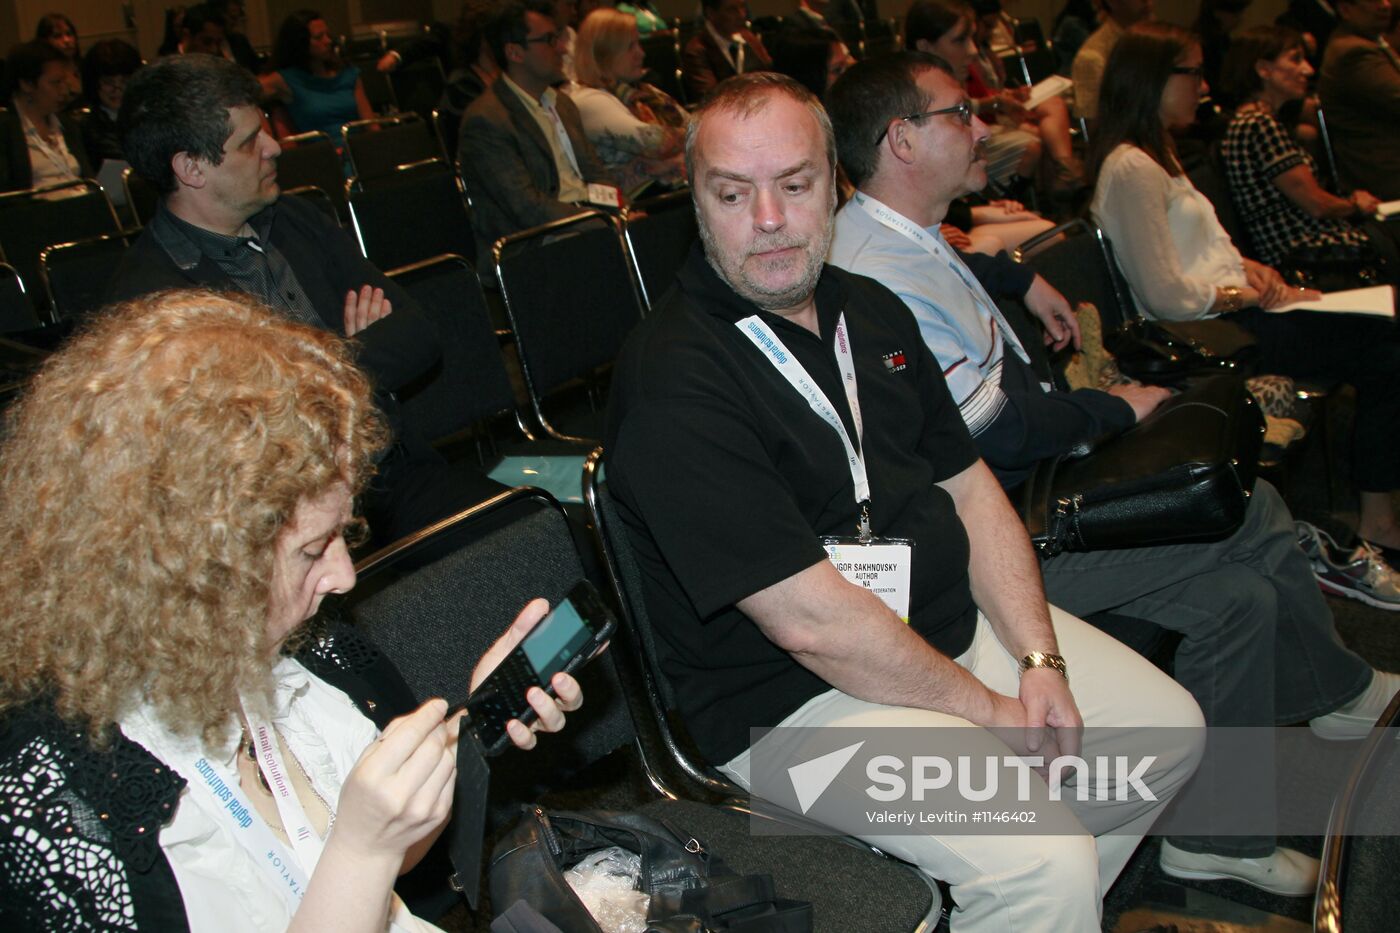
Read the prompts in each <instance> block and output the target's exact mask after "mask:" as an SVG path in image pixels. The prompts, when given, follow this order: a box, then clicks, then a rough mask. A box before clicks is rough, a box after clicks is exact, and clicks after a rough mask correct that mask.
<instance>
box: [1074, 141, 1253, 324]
mask: <svg viewBox="0 0 1400 933" xmlns="http://www.w3.org/2000/svg"><path fill="white" fill-rule="evenodd" d="M1089 209H1090V212H1091V213H1092V214H1093V216H1094V220H1095V222H1096V223H1098V225H1099V226H1100V227H1102V228H1103V232H1104V233H1105V234H1107V235H1108V238H1109V240H1110V241H1111V242H1112V243H1113V251H1114V254H1115V255H1116V256H1117V257H1118V265H1119V267H1120V268H1122V270H1123V274H1124V276H1126V277H1127V279H1128V285H1129V286H1130V287H1131V289H1132V294H1133V301H1134V302H1135V303H1136V304H1137V307H1138V310H1140V311H1141V312H1142V313H1143V314H1144V315H1146V316H1147V317H1151V318H1160V319H1163V320H1169V321H1190V320H1196V319H1198V318H1203V317H1211V316H1213V315H1212V313H1211V310H1210V307H1211V305H1212V304H1214V303H1215V296H1216V291H1215V290H1216V288H1217V286H1221V285H1237V286H1240V287H1243V286H1245V285H1246V284H1248V283H1247V282H1246V280H1245V275H1244V260H1243V259H1242V258H1241V256H1240V252H1239V250H1237V249H1235V245H1234V243H1232V242H1231V241H1230V235H1229V234H1228V233H1226V232H1225V228H1224V227H1222V226H1221V225H1220V221H1219V220H1218V219H1217V218H1216V216H1215V208H1214V207H1213V206H1212V205H1211V203H1210V200H1209V199H1208V198H1206V196H1205V195H1203V194H1201V192H1199V191H1197V190H1196V187H1195V186H1194V185H1192V184H1191V181H1190V179H1188V178H1187V177H1186V176H1184V175H1181V176H1178V177H1176V178H1173V177H1172V176H1170V175H1168V174H1167V172H1166V169H1164V168H1162V167H1161V166H1160V165H1158V164H1157V163H1156V162H1155V161H1153V159H1152V157H1151V156H1149V155H1148V154H1147V153H1146V152H1144V151H1143V150H1141V149H1139V148H1138V147H1137V146H1132V145H1128V144H1126V143H1125V144H1124V145H1121V146H1119V147H1118V148H1117V149H1114V150H1113V152H1111V153H1109V155H1108V158H1107V159H1105V160H1104V163H1103V167H1102V168H1101V169H1100V170H1099V180H1098V184H1097V185H1096V186H1095V188H1094V200H1093V202H1092V203H1091V204H1090V206H1089Z"/></svg>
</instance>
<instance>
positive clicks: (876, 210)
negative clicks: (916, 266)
mask: <svg viewBox="0 0 1400 933" xmlns="http://www.w3.org/2000/svg"><path fill="white" fill-rule="evenodd" d="M853 200H854V201H855V203H856V205H857V206H859V207H860V209H861V210H863V211H865V212H866V213H867V214H869V215H870V216H871V217H874V218H875V219H876V220H878V221H879V222H880V223H882V224H884V225H885V226H886V227H889V228H890V229H891V230H893V231H895V232H896V233H898V234H901V235H902V236H904V237H905V238H906V239H909V240H912V241H914V242H915V243H917V244H918V245H919V246H920V247H922V248H923V250H924V252H926V253H928V254H929V255H930V256H932V257H933V258H934V259H937V260H939V261H940V262H942V263H943V264H944V265H946V266H947V267H948V268H949V269H950V270H952V272H953V274H954V275H956V276H957V277H958V278H959V279H961V280H962V283H963V284H964V285H966V286H967V290H968V291H970V292H972V297H973V298H974V299H976V301H977V303H978V304H979V305H981V306H982V308H983V310H985V311H986V312H987V313H988V314H990V315H991V316H992V320H994V321H996V325H997V330H998V331H1000V333H1001V339H1002V340H1003V341H1004V342H1005V343H1006V344H1007V345H1008V346H1010V347H1011V349H1012V350H1014V351H1015V352H1016V355H1017V356H1019V357H1020V358H1021V360H1022V361H1023V362H1026V363H1029V362H1030V361H1031V358H1030V356H1028V355H1027V354H1026V349H1025V347H1023V346H1021V340H1020V338H1019V337H1017V336H1016V332H1015V331H1014V330H1012V329H1011V325H1010V324H1009V323H1008V322H1007V320H1006V318H1005V316H1003V315H1002V313H1001V309H1000V308H998V307H997V303H996V302H995V301H993V300H992V296H991V295H988V294H987V290H986V289H985V288H983V287H982V283H981V282H979V281H977V277H976V276H975V275H973V274H972V273H971V271H969V270H968V268H967V266H965V265H964V264H963V262H962V260H961V259H959V258H958V257H957V254H955V253H954V252H953V251H952V250H950V249H945V248H944V247H943V244H942V243H941V242H939V238H938V237H937V236H935V235H934V234H932V233H929V232H928V231H927V230H924V229H923V228H922V227H920V226H918V225H917V224H915V223H914V222H913V221H911V220H909V219H908V218H907V217H904V216H903V215H901V214H899V213H898V212H896V211H894V210H891V209H890V208H888V207H886V206H885V205H884V204H881V203H880V202H879V201H877V200H875V199H874V198H872V197H871V196H870V195H868V194H863V193H861V192H859V191H857V192H856V194H855V197H854V198H853Z"/></svg>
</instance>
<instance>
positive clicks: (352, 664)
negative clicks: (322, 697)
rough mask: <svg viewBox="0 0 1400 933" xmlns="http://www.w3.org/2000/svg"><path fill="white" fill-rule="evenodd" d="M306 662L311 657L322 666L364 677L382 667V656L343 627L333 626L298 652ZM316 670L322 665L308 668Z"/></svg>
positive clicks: (355, 632) (366, 641)
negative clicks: (373, 668)
mask: <svg viewBox="0 0 1400 933" xmlns="http://www.w3.org/2000/svg"><path fill="white" fill-rule="evenodd" d="M297 656H298V658H299V659H301V660H303V661H305V659H306V658H307V657H308V656H309V657H311V658H314V659H315V660H316V661H319V662H321V664H329V665H331V666H332V667H335V668H337V669H338V670H341V671H344V672H346V673H348V674H355V675H360V674H363V673H365V672H366V671H368V670H369V669H370V668H372V667H374V666H375V665H376V664H378V663H379V660H380V658H381V657H382V655H381V654H380V653H379V649H378V648H376V647H375V646H374V644H373V643H372V642H371V641H370V640H369V639H367V638H365V637H364V636H363V635H361V634H360V633H359V632H357V631H355V630H354V629H353V628H351V627H350V626H348V625H345V624H343V623H338V622H335V623H331V624H329V625H327V626H326V627H325V628H324V629H323V630H322V631H320V632H317V633H316V634H315V635H313V636H312V637H310V638H308V639H307V641H306V643H305V644H304V645H302V646H301V649H300V650H299V651H298V652H297ZM308 666H312V667H313V669H317V668H320V667H321V665H320V664H318V665H308Z"/></svg>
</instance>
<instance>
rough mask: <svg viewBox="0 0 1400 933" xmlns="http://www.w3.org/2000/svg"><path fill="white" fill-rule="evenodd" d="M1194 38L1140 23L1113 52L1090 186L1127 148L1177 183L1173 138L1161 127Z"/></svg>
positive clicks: (1177, 29) (1092, 149)
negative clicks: (1165, 95) (1169, 89)
mask: <svg viewBox="0 0 1400 933" xmlns="http://www.w3.org/2000/svg"><path fill="white" fill-rule="evenodd" d="M1199 44H1200V43H1199V42H1198V40H1197V39H1196V37H1195V35H1194V34H1192V33H1190V32H1187V31H1186V30H1185V29H1182V28H1181V27H1180V26H1172V25H1169V24H1167V23H1155V22H1149V23H1138V24H1137V25H1136V26H1134V27H1133V28H1132V29H1129V30H1128V32H1127V34H1126V35H1124V36H1123V38H1122V39H1119V40H1118V44H1117V45H1116V46H1114V47H1113V53H1112V54H1111V55H1109V56H1108V65H1107V66H1106V67H1105V68H1104V73H1103V86H1102V88H1101V89H1100V91H1099V125H1098V129H1097V130H1095V132H1094V135H1093V143H1092V145H1091V146H1090V147H1089V177H1090V180H1091V183H1092V181H1093V180H1095V179H1097V178H1098V176H1099V170H1100V169H1101V168H1103V163H1104V160H1105V159H1107V158H1108V154H1109V153H1110V152H1112V151H1113V150H1114V149H1117V148H1118V147H1119V146H1120V145H1122V144H1123V143H1128V144H1130V145H1133V146H1137V147H1138V148H1139V149H1141V150H1142V151H1143V152H1146V153H1147V154H1148V155H1149V156H1151V157H1152V160H1153V161H1154V162H1156V163H1157V164H1158V165H1160V166H1162V168H1163V169H1164V170H1165V171H1166V173H1167V174H1168V175H1171V176H1172V177H1174V178H1175V177H1177V176H1179V175H1181V174H1182V172H1181V164H1180V163H1179V162H1178V161H1177V158H1176V147H1175V146H1173V144H1172V138H1171V134H1170V133H1168V132H1167V128H1166V126H1164V125H1163V124H1162V91H1163V90H1164V89H1165V88H1166V86H1167V81H1168V80H1169V79H1170V78H1171V76H1172V69H1173V68H1175V67H1176V65H1177V63H1178V62H1179V61H1181V58H1182V56H1183V55H1185V54H1186V52H1187V50H1188V49H1190V48H1192V47H1193V46H1196V45H1199Z"/></svg>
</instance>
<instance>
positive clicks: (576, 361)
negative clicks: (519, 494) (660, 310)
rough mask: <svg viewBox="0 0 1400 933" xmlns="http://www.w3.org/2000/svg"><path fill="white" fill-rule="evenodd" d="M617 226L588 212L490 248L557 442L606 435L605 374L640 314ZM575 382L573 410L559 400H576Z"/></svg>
mask: <svg viewBox="0 0 1400 933" xmlns="http://www.w3.org/2000/svg"><path fill="white" fill-rule="evenodd" d="M621 224H622V221H621V220H620V219H618V218H617V217H614V216H611V215H608V214H606V213H604V212H602V211H597V210H591V211H585V212H583V213H581V214H578V215H575V216H573V217H566V218H564V219H563V220H557V221H554V222H552V223H548V224H543V225H541V226H538V227H533V228H531V229H529V230H523V231H521V232H519V233H515V234H512V235H511V236H507V237H502V238H501V239H499V240H497V241H496V243H495V244H494V245H493V246H492V256H493V259H494V265H495V272H496V280H497V282H498V283H499V284H500V288H501V296H502V299H503V300H504V302H505V306H506V314H507V316H508V317H509V319H510V327H511V331H512V332H513V333H514V334H515V346H516V350H517V351H518V352H519V354H520V365H521V370H522V372H523V374H524V377H525V387H526V390H527V392H528V393H529V397H530V405H531V409H532V411H533V414H534V419H535V421H536V422H537V423H538V425H539V427H540V428H541V429H542V430H543V431H544V433H545V434H546V435H548V436H550V437H553V438H556V439H558V440H562V441H568V442H573V443H588V442H590V441H592V442H593V443H597V442H598V440H599V439H600V438H601V437H602V412H601V410H600V409H601V404H600V403H601V401H602V398H601V396H602V394H603V391H602V390H603V388H604V387H605V385H606V379H605V370H607V369H608V368H609V367H610V366H611V364H612V362H613V361H614V360H615V359H616V358H617V354H618V352H619V351H620V350H621V349H622V343H623V341H624V340H625V339H626V337H627V334H628V333H629V332H630V331H631V330H632V328H633V327H634V326H635V325H636V324H637V323H638V322H639V321H640V320H641V318H642V314H643V313H644V311H643V308H644V306H643V303H642V297H641V292H640V288H639V286H638V283H637V273H636V268H635V266H634V265H633V262H632V258H631V255H630V251H629V250H628V249H627V242H626V240H625V238H624V237H623V236H622V231H621ZM580 385H581V386H582V387H583V388H584V389H585V390H586V401H587V406H586V407H583V406H580V405H577V404H575V405H574V406H573V408H572V410H570V409H569V408H567V407H566V406H565V404H564V403H565V402H566V401H574V402H578V401H579V399H578V394H577V393H571V392H567V391H566V390H569V389H571V388H576V387H579V386H580ZM566 396H567V397H566Z"/></svg>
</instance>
